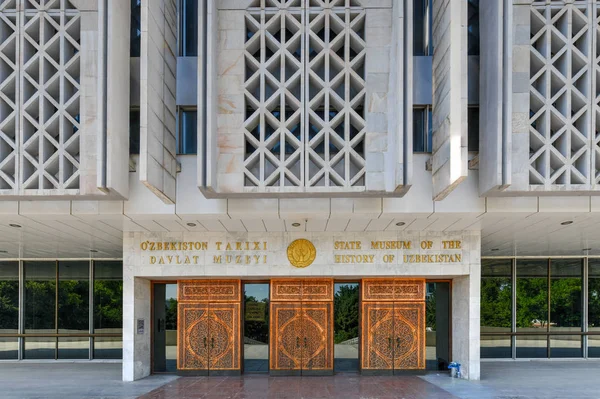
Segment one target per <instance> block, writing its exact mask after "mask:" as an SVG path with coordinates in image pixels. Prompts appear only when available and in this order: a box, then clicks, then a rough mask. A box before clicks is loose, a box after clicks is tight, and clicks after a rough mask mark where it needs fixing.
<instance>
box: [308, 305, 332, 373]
mask: <svg viewBox="0 0 600 399" xmlns="http://www.w3.org/2000/svg"><path fill="white" fill-rule="evenodd" d="M332 320H333V303H331V302H302V342H301V345H302V374H304V375H307V374H320V373H321V372H322V371H323V372H326V371H328V370H332V369H333V353H331V352H332V349H333V345H331V343H332V342H333V328H332V326H331V321H332Z"/></svg>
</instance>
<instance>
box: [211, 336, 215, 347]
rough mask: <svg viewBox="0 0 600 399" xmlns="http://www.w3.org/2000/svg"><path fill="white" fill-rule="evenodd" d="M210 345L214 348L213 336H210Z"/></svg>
mask: <svg viewBox="0 0 600 399" xmlns="http://www.w3.org/2000/svg"><path fill="white" fill-rule="evenodd" d="M210 347H211V348H214V347H215V337H212V338H211V339H210Z"/></svg>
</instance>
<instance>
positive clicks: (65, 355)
mask: <svg viewBox="0 0 600 399" xmlns="http://www.w3.org/2000/svg"><path fill="white" fill-rule="evenodd" d="M89 357H90V339H89V338H86V337H59V338H58V358H59V359H89Z"/></svg>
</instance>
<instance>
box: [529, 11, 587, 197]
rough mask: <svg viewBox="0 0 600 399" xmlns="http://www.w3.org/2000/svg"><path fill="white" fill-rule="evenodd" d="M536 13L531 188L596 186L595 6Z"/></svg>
mask: <svg viewBox="0 0 600 399" xmlns="http://www.w3.org/2000/svg"><path fill="white" fill-rule="evenodd" d="M530 10H531V11H530V16H531V35H530V38H531V41H530V81H529V83H530V87H529V92H530V128H529V147H530V157H529V183H530V184H531V185H543V186H546V187H549V186H550V185H563V186H565V187H573V186H575V187H576V186H577V185H590V184H592V183H593V180H596V175H597V171H596V170H597V168H596V167H592V165H594V163H593V162H592V152H596V151H592V147H591V143H592V121H591V116H592V103H591V98H592V75H593V72H592V71H593V70H594V69H595V68H596V67H595V65H597V63H595V62H594V58H595V57H594V55H593V47H592V22H593V20H594V18H593V15H592V6H591V5H590V4H588V3H586V2H575V3H574V4H565V2H562V1H557V2H552V3H551V4H546V3H545V2H544V3H542V2H539V3H534V4H533V5H532V7H531V9H530ZM593 93H594V94H593V96H595V95H596V91H595V90H594V91H593ZM594 158H595V157H594Z"/></svg>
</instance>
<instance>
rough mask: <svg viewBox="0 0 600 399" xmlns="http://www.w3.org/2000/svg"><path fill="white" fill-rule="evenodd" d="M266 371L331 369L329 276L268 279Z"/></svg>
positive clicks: (300, 372) (287, 372) (311, 372)
mask: <svg viewBox="0 0 600 399" xmlns="http://www.w3.org/2000/svg"><path fill="white" fill-rule="evenodd" d="M270 318H271V321H270V325H271V345H270V348H271V350H270V352H271V353H270V372H271V374H273V375H327V374H332V373H333V280H328V279H327V280H326V279H322V280H274V281H272V282H271V311H270Z"/></svg>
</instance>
